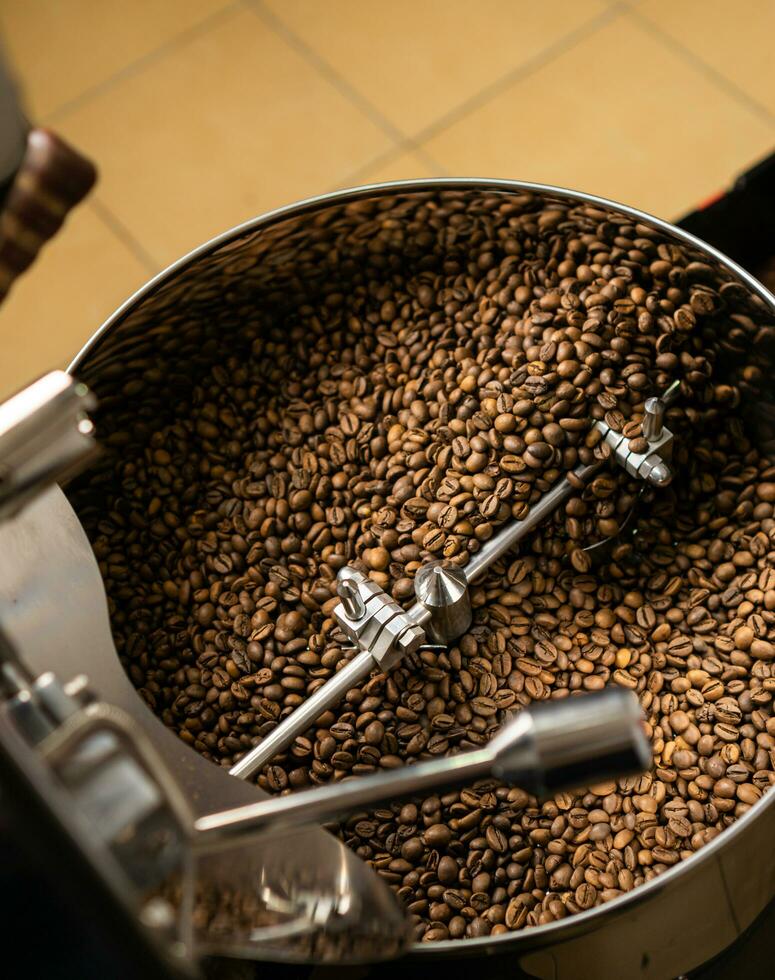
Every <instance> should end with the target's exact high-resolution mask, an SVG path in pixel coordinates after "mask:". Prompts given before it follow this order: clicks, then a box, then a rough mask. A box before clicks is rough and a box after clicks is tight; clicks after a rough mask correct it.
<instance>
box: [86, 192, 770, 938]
mask: <svg viewBox="0 0 775 980" xmlns="http://www.w3.org/2000/svg"><path fill="white" fill-rule="evenodd" d="M292 232H293V233H292V234H291V233H290V232H289V235H288V240H287V241H283V240H282V229H280V230H279V231H277V233H276V240H275V241H273V242H272V246H273V253H272V254H273V255H274V256H275V262H274V265H272V264H271V263H269V262H268V261H267V262H262V261H261V259H260V257H259V258H255V256H256V255H259V252H260V248H259V246H260V244H261V241H264V243H265V241H266V235H264V238H263V239H262V238H261V236H260V235H259V236H257V237H256V238H254V239H251V240H249V241H247V242H246V243H245V246H244V249H243V252H244V255H243V256H242V261H241V264H240V256H239V249H238V248H235V247H232V251H231V252H230V253H229V255H228V260H229V262H230V263H231V266H226V265H218V264H215V265H213V266H212V267H210V270H209V272H206V271H203V269H202V268H197V267H196V266H195V267H194V268H193V270H192V271H191V272H190V273H189V274H188V276H189V278H188V280H186V274H183V276H182V279H181V284H180V286H179V289H178V293H177V295H178V298H179V304H178V305H174V304H171V303H170V302H169V297H166V298H165V300H164V302H163V303H162V302H161V301H158V302H156V305H154V297H153V295H152V296H151V297H150V299H149V300H146V309H145V311H144V312H143V316H142V317H141V318H140V322H141V325H142V326H143V330H144V331H145V334H144V335H142V334H141V332H140V331H139V329H138V331H137V337H136V338H135V341H134V342H133V343H134V346H132V344H131V343H130V344H129V345H127V343H126V342H125V341H122V343H123V347H122V348H121V350H120V356H117V357H116V361H115V363H113V364H111V365H109V366H108V367H104V365H103V366H102V367H101V368H100V370H101V371H102V374H101V375H100V374H98V375H97V377H96V379H95V380H93V381H92V383H93V384H95V387H96V388H97V391H98V393H101V394H103V399H104V404H105V405H106V406H107V407H108V408H109V411H108V412H107V415H106V417H105V418H104V420H102V424H101V431H102V433H103V437H104V442H105V444H106V445H107V447H108V449H110V450H112V452H110V453H108V454H107V455H106V459H105V462H104V463H103V466H102V468H101V469H99V470H97V471H95V473H94V474H93V475H92V476H91V477H90V478H88V480H87V482H86V483H85V485H83V486H81V487H80V488H79V489H78V490H77V491H76V493H75V495H74V500H75V503H76V506H77V507H78V509H79V512H80V514H81V516H82V519H83V520H84V523H85V524H86V526H87V530H88V531H89V534H90V537H91V540H92V543H93V546H94V550H95V553H96V555H97V558H98V560H99V562H100V568H101V570H102V574H103V576H104V579H105V583H106V587H107V592H108V597H109V603H110V610H111V619H112V624H113V630H114V636H115V639H116V645H117V648H118V651H119V654H120V656H121V658H122V661H123V663H124V664H125V666H126V669H127V671H128V673H129V676H130V677H131V679H132V681H133V682H134V683H135V685H136V686H137V688H138V689H139V691H140V693H141V695H142V696H143V697H144V698H145V700H146V701H147V703H148V704H149V705H150V706H151V708H152V709H153V710H154V711H155V712H156V713H157V714H158V715H159V717H160V718H161V719H162V720H163V721H164V722H165V724H167V725H168V726H170V727H171V728H173V729H174V730H175V731H176V732H178V734H179V736H180V738H181V739H183V740H184V741H185V742H187V743H188V744H190V745H191V746H192V747H193V748H194V749H196V750H197V751H198V752H200V753H201V754H203V755H204V756H206V757H207V758H210V759H212V760H213V761H214V762H216V763H218V764H220V765H222V766H231V765H232V764H234V763H235V762H236V761H238V760H239V759H240V757H241V756H242V755H243V754H244V753H245V752H246V751H248V750H249V749H250V748H251V747H253V746H254V745H256V744H258V743H259V742H260V740H261V739H262V737H263V736H265V735H266V734H267V733H268V732H270V731H271V730H272V729H273V728H274V727H275V726H276V725H277V723H278V722H279V721H280V720H281V719H282V718H284V717H286V716H287V715H288V714H289V713H290V712H291V711H293V710H294V709H295V708H297V707H298V706H299V705H300V704H302V703H303V701H304V699H305V698H306V697H308V696H309V695H310V694H311V693H312V692H313V691H315V690H316V689H317V688H318V687H319V686H320V685H321V684H323V683H325V681H326V680H327V679H328V678H330V677H331V676H333V674H334V673H335V671H336V670H337V668H338V667H340V666H341V665H342V664H343V663H344V662H346V660H347V659H348V658H349V657H351V656H352V655H353V653H352V651H351V650H350V649H349V648H348V647H347V646H346V643H345V641H344V638H343V636H342V634H341V633H340V632H339V630H338V628H337V626H336V623H335V620H334V619H333V617H332V609H333V607H334V605H335V604H336V602H337V599H336V595H335V577H336V573H337V571H338V570H339V569H340V568H341V567H342V566H343V565H345V564H348V563H349V564H352V565H354V566H355V567H357V568H360V569H362V570H364V571H368V573H369V574H370V576H371V578H372V579H373V580H374V581H375V582H376V583H378V584H379V585H380V586H382V587H383V588H385V589H386V590H388V591H389V592H390V593H391V594H392V595H393V596H394V597H395V598H396V599H397V600H399V601H400V602H402V603H408V602H409V601H410V600H411V598H412V595H413V577H414V574H415V573H416V571H417V569H418V568H419V567H420V565H421V564H422V563H423V562H425V561H427V560H429V559H431V558H438V557H446V558H449V559H451V560H452V561H455V562H459V563H461V564H464V563H465V562H466V560H467V559H468V557H469V556H470V555H471V554H473V553H475V552H476V551H477V550H478V549H479V548H480V547H481V545H482V543H483V542H485V541H487V540H488V539H489V538H490V537H491V536H492V535H493V533H494V532H495V530H496V529H497V528H498V527H499V525H501V524H503V523H504V522H505V521H507V520H509V519H511V518H522V517H524V516H525V515H526V514H527V513H528V512H529V509H530V507H531V505H533V504H534V503H535V501H536V500H537V499H539V497H540V496H541V495H542V494H543V493H544V492H546V491H547V490H548V489H549V488H550V487H551V486H552V485H553V484H554V483H555V482H556V481H557V480H558V479H560V478H561V477H562V476H564V475H565V474H566V473H567V472H568V471H569V470H571V469H573V468H574V467H576V466H577V465H578V464H581V463H591V462H594V461H596V460H604V459H605V458H606V455H607V448H606V447H605V445H604V444H602V443H601V442H600V437H599V434H598V433H597V432H595V431H592V430H591V425H592V423H593V421H595V420H598V419H603V420H604V421H605V422H606V423H607V424H608V425H609V426H610V427H611V428H612V429H614V430H615V431H618V432H622V433H624V434H625V435H626V436H627V437H628V438H629V440H630V446H631V448H632V449H633V450H634V451H643V449H644V448H645V446H646V443H645V440H644V439H643V437H642V434H641V429H640V424H641V418H642V414H643V403H644V400H645V398H647V397H648V396H649V395H652V394H655V393H659V392H660V391H663V390H664V389H666V388H667V387H668V385H670V384H671V383H672V382H673V381H675V380H678V381H680V383H681V392H680V398H679V400H678V401H677V402H676V403H675V404H674V405H673V407H671V408H670V409H669V411H668V413H667V418H666V422H667V424H668V426H669V427H670V428H671V429H672V430H673V431H674V432H675V435H676V448H675V454H674V458H673V463H672V466H673V468H674V470H675V473H676V477H675V480H674V483H673V485H672V486H671V487H670V488H669V489H667V490H664V491H659V492H656V491H652V490H650V489H645V488H644V486H643V484H641V483H639V482H637V481H634V480H632V479H631V478H630V477H628V476H627V475H626V474H625V473H624V471H623V470H622V469H620V468H618V467H616V466H615V465H614V464H613V463H611V464H610V465H608V466H606V467H604V468H603V469H601V470H599V472H598V473H597V474H596V475H595V476H594V477H593V478H592V479H591V480H590V481H589V482H588V483H587V484H584V483H583V482H581V481H579V485H578V487H577V490H576V493H575V494H574V495H573V496H572V497H571V498H570V499H569V500H567V502H566V503H565V504H564V505H563V506H562V507H561V508H559V509H558V510H557V511H556V512H555V514H554V515H553V516H552V518H551V519H549V520H548V521H547V522H546V524H545V525H543V526H542V527H541V528H539V529H538V530H537V531H536V532H535V534H534V535H533V536H532V537H531V538H530V539H529V540H527V541H526V542H524V543H523V544H522V546H521V547H520V550H519V551H518V553H516V554H513V555H510V556H508V557H507V558H505V559H502V560H501V561H500V562H498V563H497V564H496V565H495V566H494V567H493V568H492V569H491V570H490V572H489V574H488V576H487V577H486V579H485V580H484V581H483V582H482V583H481V584H480V585H478V586H477V587H476V588H475V589H474V590H473V596H472V599H473V606H474V619H473V624H472V627H471V629H470V631H469V632H468V633H467V634H466V635H465V636H463V637H462V638H461V639H460V640H459V641H458V642H457V643H456V644H454V645H452V646H450V647H449V648H448V649H446V650H439V649H421V650H420V651H419V652H418V653H417V654H415V655H414V656H412V657H409V658H407V659H406V660H405V661H404V662H403V663H402V664H401V665H400V666H399V667H397V668H396V669H395V670H393V671H392V672H390V673H389V674H374V675H373V676H372V677H371V678H370V679H369V680H368V681H367V682H366V683H364V684H363V685H362V686H361V687H359V688H356V689H353V690H351V691H349V692H348V694H347V696H346V697H345V699H344V701H343V703H342V704H341V705H340V706H338V707H337V708H335V709H333V710H330V711H328V712H326V713H325V714H324V715H323V716H321V717H320V718H319V719H318V721H317V724H316V725H315V726H314V728H312V729H310V731H308V732H307V733H306V734H305V735H304V736H303V737H300V738H298V739H297V740H296V742H295V743H294V744H293V746H292V747H291V749H290V750H289V751H288V752H287V753H285V754H284V755H282V756H279V757H278V758H277V759H275V760H274V762H273V763H272V764H271V765H269V766H267V767H266V769H265V770H264V771H263V772H262V773H261V774H260V776H259V778H258V782H259V785H260V786H262V787H263V788H264V789H266V790H268V791H270V792H274V793H279V792H288V791H292V790H294V789H298V788H301V787H305V786H310V785H314V784H322V783H326V782H329V781H332V780H333V781H336V780H339V779H343V778H345V777H348V776H359V775H366V774H368V773H373V772H376V771H379V770H384V769H392V768H395V767H398V766H402V765H404V764H405V763H407V762H411V761H413V760H418V759H423V758H429V757H439V756H444V755H447V754H450V753H454V752H457V751H459V750H465V749H467V748H472V747H475V746H479V745H482V744H484V743H485V742H486V741H487V740H488V739H489V738H490V737H491V736H492V734H493V733H494V732H495V731H496V730H497V729H498V727H499V726H500V724H501V723H502V721H503V718H504V717H505V715H504V713H505V712H507V711H514V710H519V709H520V708H521V707H523V706H524V705H526V704H529V703H530V702H532V701H538V700H544V699H547V698H562V697H567V696H570V695H572V694H573V693H574V692H583V691H592V690H598V689H600V688H602V687H604V686H605V685H608V684H619V685H621V686H624V687H626V688H629V689H631V690H633V691H635V692H636V693H637V695H638V697H639V699H640V702H641V704H642V706H643V708H644V710H645V713H646V716H647V718H648V732H649V736H650V738H651V741H652V745H653V750H654V760H655V764H654V768H653V769H652V771H651V772H649V773H648V774H646V775H643V776H641V777H637V778H630V779H621V780H618V781H614V780H611V781H609V782H606V783H604V784H601V785H598V786H592V787H589V788H587V789H584V790H580V791H578V792H576V793H564V794H560V795H559V796H557V797H555V798H554V799H552V800H549V801H537V800H536V799H534V798H532V797H530V796H528V794H527V793H525V792H524V791H523V790H521V789H519V788H515V787H507V786H503V785H501V784H499V783H497V782H495V781H491V780H489V781H482V782H479V783H477V784H475V785H474V786H471V787H468V788H464V789H461V790H458V791H455V792H450V793H448V794H445V795H442V796H432V797H429V798H426V799H422V800H417V801H415V802H410V803H407V804H405V805H393V806H388V805H386V806H384V807H382V808H377V809H375V810H374V811H371V812H362V813H357V814H352V815H351V816H350V817H349V818H348V819H346V820H345V821H344V822H343V823H342V824H341V827H340V833H341V834H342V836H343V839H344V840H345V841H346V843H347V844H348V845H349V846H350V847H352V848H353V849H354V850H355V851H356V853H357V854H359V855H360V856H361V857H362V858H363V859H364V860H365V861H367V862H368V863H369V864H370V865H371V866H372V867H373V868H374V869H375V870H376V872H377V873H378V874H379V875H380V876H381V877H383V878H384V879H385V881H387V882H388V883H389V884H390V885H391V886H392V887H393V888H394V889H395V890H396V892H397V894H398V895H399V897H400V898H401V899H402V901H403V902H404V903H405V905H406V907H407V908H408V910H409V912H410V914H411V915H412V916H413V917H414V921H415V923H416V935H417V938H418V939H419V940H422V941H434V940H443V939H448V938H455V939H458V938H460V939H462V938H466V937H477V936H486V935H497V934H499V933H502V932H505V931H507V930H513V929H519V928H521V927H523V926H530V925H536V924H543V923H547V922H551V921H554V920H557V919H561V918H563V917H565V916H567V915H571V914H573V913H575V912H578V911H580V910H583V909H588V908H591V907H592V906H594V905H597V904H599V903H602V902H605V901H608V900H609V899H612V898H614V897H616V896H618V895H621V894H623V893H624V892H627V891H630V890H631V889H632V888H635V887H637V886H638V885H639V884H641V883H642V882H644V881H647V880H649V879H650V878H652V877H653V876H654V875H657V874H659V873H660V872H662V871H664V870H666V869H668V868H670V867H672V866H673V865H674V864H676V863H677V862H678V861H680V860H682V859H684V858H686V857H689V856H690V855H691V854H693V853H694V852H695V851H697V850H698V849H700V848H701V847H702V846H703V845H704V844H706V843H707V842H708V841H710V840H711V839H713V837H714V836H716V835H717V834H718V833H720V832H721V831H723V829H724V828H725V827H727V826H728V825H729V824H730V823H731V822H732V821H734V820H735V819H736V818H738V817H740V816H741V815H742V814H743V813H745V812H746V811H747V810H748V809H749V807H751V806H753V805H755V804H756V802H757V801H758V800H759V799H760V797H761V796H762V794H763V792H764V791H765V790H766V789H767V788H768V787H769V786H770V785H771V784H772V783H773V781H775V719H774V718H773V713H772V699H773V693H774V692H775V659H774V658H775V562H773V560H772V559H771V555H773V553H775V552H774V550H773V542H775V453H774V454H773V455H772V456H771V457H768V456H767V452H766V446H765V441H764V440H765V439H766V436H767V434H766V433H765V434H764V435H762V433H761V431H760V430H759V429H758V428H756V422H755V421H754V420H752V419H751V418H750V417H749V416H748V415H746V414H745V412H744V409H745V406H746V405H747V404H748V405H749V404H751V403H754V402H760V401H761V400H762V398H763V396H764V394H765V393H766V390H765V383H766V380H767V378H768V377H770V376H771V374H770V372H771V365H772V358H773V352H774V351H775V325H774V324H775V320H774V319H773V317H772V315H771V313H770V312H769V311H768V310H767V309H766V307H765V305H764V304H763V302H762V301H761V300H760V299H759V298H758V297H757V296H755V295H753V294H751V293H750V292H749V291H748V290H747V289H746V288H745V287H744V286H743V285H742V284H739V283H737V282H735V281H734V280H733V279H732V278H731V277H730V276H729V275H728V274H726V273H724V272H722V271H721V270H719V269H716V268H714V267H713V266H711V265H710V264H708V262H707V260H706V259H705V258H704V257H703V255H702V254H700V253H697V252H695V251H693V250H691V249H690V248H688V247H686V246H683V245H680V244H677V243H675V242H673V241H672V240H669V239H668V238H667V237H666V236H665V235H664V234H663V233H662V232H660V231H659V230H657V229H655V228H653V227H651V226H649V225H646V224H639V223H636V222H634V221H633V220H632V219H631V218H629V217H627V216H624V215H617V214H615V213H612V212H609V211H607V210H604V209H602V208H601V207H597V206H591V205H574V204H572V203H568V202H566V201H562V200H550V199H544V198H542V197H540V196H538V195H534V194H519V195H506V194H496V193H491V192H465V191H452V190H450V191H445V192H439V193H435V192H433V193H423V194H414V195H412V194H405V195H400V196H397V197H388V198H381V199H378V200H372V201H364V202H356V203H353V204H350V205H346V206H338V207H334V208H332V209H331V210H330V211H329V212H328V213H327V214H324V215H323V216H320V217H319V219H318V220H317V221H313V220H312V219H305V220H304V222H303V224H302V227H301V230H300V229H299V226H294V227H293V229H292ZM257 243H258V244H257ZM251 249H253V250H254V251H253V252H251ZM261 254H263V253H261ZM235 255H236V256H237V259H235ZM251 256H253V257H254V258H253V261H251ZM229 269H231V271H230V272H229V271H228V270H229ZM197 276H200V280H197V278H196V277H197ZM208 277H209V278H208ZM117 336H121V334H120V331H119V333H118V334H117ZM147 338H150V339H147ZM754 358H755V359H754ZM86 379H87V380H91V379H89V376H88V373H87V375H86ZM108 382H109V384H108ZM101 389H102V390H101ZM628 519H629V521H628ZM625 522H628V523H627V528H626V533H625V534H621V535H620V534H619V532H620V530H621V528H622V526H623V525H624V524H625ZM617 536H618V537H617ZM606 541H607V542H609V543H608V544H607V545H606V546H604V547H602V548H597V549H595V550H594V551H589V550H587V549H588V548H589V547H590V546H591V545H594V544H597V543H600V542H606Z"/></svg>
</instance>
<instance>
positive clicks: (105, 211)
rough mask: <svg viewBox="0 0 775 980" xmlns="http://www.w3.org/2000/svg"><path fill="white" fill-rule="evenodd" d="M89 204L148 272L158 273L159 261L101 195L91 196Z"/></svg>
mask: <svg viewBox="0 0 775 980" xmlns="http://www.w3.org/2000/svg"><path fill="white" fill-rule="evenodd" d="M89 204H90V205H91V207H92V210H93V211H94V213H95V214H96V215H97V217H98V218H99V219H100V221H101V222H102V223H103V224H104V225H105V227H106V228H107V229H108V230H109V231H110V232H112V233H113V234H114V235H115V236H116V238H118V239H120V241H121V242H123V244H124V245H126V247H127V248H128V249H129V251H130V252H132V254H133V255H134V256H135V258H136V259H138V260H139V261H140V262H141V263H142V264H143V265H144V266H145V268H146V269H147V270H148V272H150V273H151V274H152V275H156V273H157V272H159V271H160V269H161V266H160V265H159V263H158V262H157V261H156V260H155V259H154V258H153V256H152V255H151V254H150V253H149V252H147V251H146V250H145V249H144V248H143V246H142V245H141V244H140V242H139V241H138V240H137V239H136V238H135V236H134V235H133V234H132V232H131V231H129V229H128V228H127V227H126V225H125V224H124V223H123V222H122V221H121V220H120V218H117V217H116V215H115V214H114V213H113V212H112V211H111V210H110V208H109V207H107V205H106V204H105V203H104V201H101V200H100V199H99V197H97V196H96V195H95V194H92V195H91V197H90V198H89Z"/></svg>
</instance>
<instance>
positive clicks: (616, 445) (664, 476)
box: [594, 422, 673, 487]
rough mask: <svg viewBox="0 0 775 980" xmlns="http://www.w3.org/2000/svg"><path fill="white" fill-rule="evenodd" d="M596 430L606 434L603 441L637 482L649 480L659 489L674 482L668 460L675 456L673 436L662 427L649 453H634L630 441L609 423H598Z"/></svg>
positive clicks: (596, 423)
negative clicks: (673, 453)
mask: <svg viewBox="0 0 775 980" xmlns="http://www.w3.org/2000/svg"><path fill="white" fill-rule="evenodd" d="M594 428H595V429H597V430H598V432H601V433H602V434H603V441H604V442H605V443H607V445H609V446H610V447H611V451H612V455H613V458H614V459H615V460H616V462H617V463H618V464H619V465H620V466H623V467H624V469H625V470H626V471H627V472H628V473H629V474H630V476H634V477H635V478H636V479H637V480H646V481H647V482H648V483H651V484H652V485H653V486H655V487H666V486H668V484H670V482H671V481H672V479H673V472H672V470H671V469H670V467H669V465H668V463H667V460H669V459H670V457H671V455H672V452H673V433H672V432H671V431H670V430H669V429H668V428H667V427H666V426H662V428H661V431H660V433H659V436H657V437H656V438H655V439H652V440H649V448H648V450H647V451H646V452H645V453H634V452H633V451H632V450H631V449H630V448H629V442H630V440H629V438H628V437H627V436H625V435H622V433H621V432H615V431H614V430H613V429H612V428H610V427H609V426H607V425H606V424H605V422H595V425H594Z"/></svg>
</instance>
